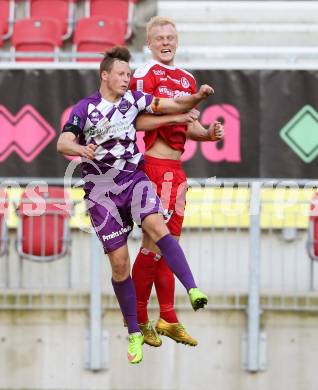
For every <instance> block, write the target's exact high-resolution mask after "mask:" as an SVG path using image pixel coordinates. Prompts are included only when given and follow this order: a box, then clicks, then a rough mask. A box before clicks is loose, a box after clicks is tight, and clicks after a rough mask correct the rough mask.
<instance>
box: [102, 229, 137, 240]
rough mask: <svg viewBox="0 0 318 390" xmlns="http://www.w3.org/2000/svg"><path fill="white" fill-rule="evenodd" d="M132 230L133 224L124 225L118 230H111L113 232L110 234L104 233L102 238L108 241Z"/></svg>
mask: <svg viewBox="0 0 318 390" xmlns="http://www.w3.org/2000/svg"><path fill="white" fill-rule="evenodd" d="M131 230H132V227H131V226H127V227H122V228H121V229H120V230H118V231H117V232H111V234H108V235H107V236H106V235H104V234H103V236H102V239H103V241H108V240H111V239H113V238H116V237H119V236H122V235H123V234H126V233H129V232H130V231H131Z"/></svg>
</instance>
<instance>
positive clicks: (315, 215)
mask: <svg viewBox="0 0 318 390" xmlns="http://www.w3.org/2000/svg"><path fill="white" fill-rule="evenodd" d="M307 252H308V255H309V257H310V258H311V259H312V260H318V193H316V194H315V195H314V196H313V199H312V201H311V204H310V217H309V226H308V239H307Z"/></svg>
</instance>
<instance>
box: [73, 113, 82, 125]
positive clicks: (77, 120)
mask: <svg viewBox="0 0 318 390" xmlns="http://www.w3.org/2000/svg"><path fill="white" fill-rule="evenodd" d="M72 123H73V125H75V126H78V125H79V123H80V118H79V116H77V115H73V118H72Z"/></svg>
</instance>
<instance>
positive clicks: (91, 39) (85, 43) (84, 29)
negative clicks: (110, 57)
mask: <svg viewBox="0 0 318 390" xmlns="http://www.w3.org/2000/svg"><path fill="white" fill-rule="evenodd" d="M124 35H125V25H124V24H123V23H122V21H121V20H111V19H108V18H104V17H98V16H95V17H92V18H84V19H81V20H80V21H79V22H78V23H77V26H76V29H75V32H74V44H75V49H76V51H77V52H88V53H104V52H105V51H106V50H107V49H109V48H110V47H112V46H114V45H123V44H124V42H125V37H124ZM100 60H101V58H96V59H92V58H86V59H85V58H81V59H78V61H100Z"/></svg>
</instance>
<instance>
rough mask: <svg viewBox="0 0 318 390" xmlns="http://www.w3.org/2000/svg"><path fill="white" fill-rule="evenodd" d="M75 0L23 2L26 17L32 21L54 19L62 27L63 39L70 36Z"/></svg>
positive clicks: (29, 0)
mask: <svg viewBox="0 0 318 390" xmlns="http://www.w3.org/2000/svg"><path fill="white" fill-rule="evenodd" d="M74 1H76V0H25V6H26V15H27V17H29V18H33V19H40V20H41V19H43V18H44V19H47V18H51V19H55V20H56V21H57V22H58V23H61V25H62V34H63V39H68V38H69V37H70V36H71V35H72V31H73V26H74V18H75V16H74V14H75V4H74Z"/></svg>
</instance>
